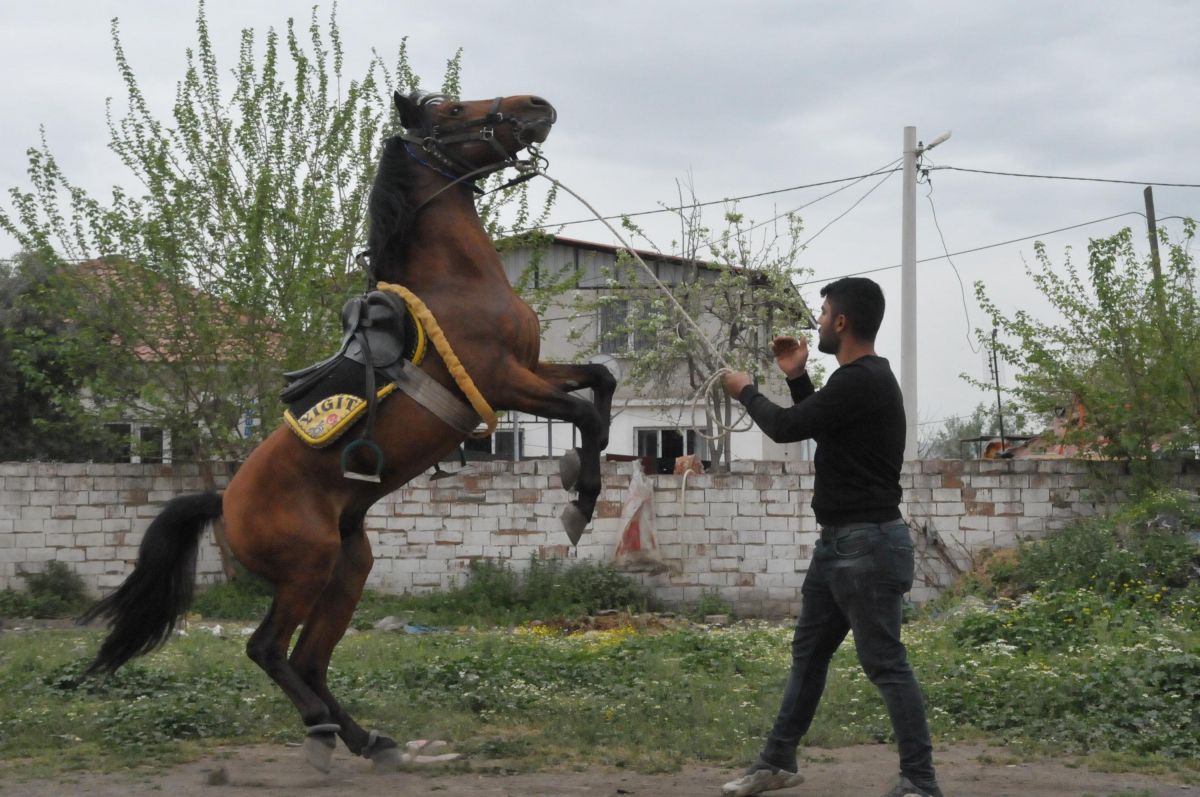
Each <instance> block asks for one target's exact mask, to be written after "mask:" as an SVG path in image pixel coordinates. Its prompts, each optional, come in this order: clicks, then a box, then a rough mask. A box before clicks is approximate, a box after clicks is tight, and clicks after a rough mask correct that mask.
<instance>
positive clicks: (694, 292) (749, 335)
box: [576, 202, 819, 466]
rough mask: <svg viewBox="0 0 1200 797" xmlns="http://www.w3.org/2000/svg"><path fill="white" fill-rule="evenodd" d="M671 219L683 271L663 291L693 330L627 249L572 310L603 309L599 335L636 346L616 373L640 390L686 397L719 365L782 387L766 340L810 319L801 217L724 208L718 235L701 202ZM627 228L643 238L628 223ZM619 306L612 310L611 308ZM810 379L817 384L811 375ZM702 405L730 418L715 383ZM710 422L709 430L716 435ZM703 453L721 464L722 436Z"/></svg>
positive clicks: (600, 343)
mask: <svg viewBox="0 0 1200 797" xmlns="http://www.w3.org/2000/svg"><path fill="white" fill-rule="evenodd" d="M681 204H683V203H682V202H681ZM692 204H693V205H695V203H692ZM679 220H680V233H681V242H672V246H671V249H673V250H676V251H681V252H682V253H683V256H682V261H683V263H684V264H685V268H684V271H683V274H682V276H681V278H680V279H677V280H675V281H673V283H672V284H671V285H670V286H669V287H670V289H671V292H672V294H673V295H674V296H675V299H676V300H677V301H678V302H679V304H680V305H681V306H682V307H683V309H684V310H685V311H686V312H687V314H688V316H690V317H691V318H692V319H695V320H696V321H697V322H698V325H699V326H700V328H701V332H697V330H696V329H695V328H694V327H693V326H692V325H691V324H690V323H688V322H687V320H686V319H685V318H684V317H683V316H682V315H681V313H680V312H679V310H678V308H676V307H675V305H674V304H673V303H672V302H671V301H670V300H669V299H668V298H667V297H666V296H664V295H663V294H662V292H661V290H660V289H659V288H658V287H656V286H655V285H654V284H653V282H652V281H651V280H650V279H649V277H648V275H647V274H645V272H644V270H643V269H642V268H641V266H640V265H639V264H638V263H636V262H635V261H634V259H633V258H632V257H630V256H629V254H628V253H621V255H620V256H619V257H618V258H617V264H616V268H615V269H614V272H613V273H612V274H611V275H609V276H608V283H607V290H605V291H603V292H600V295H599V296H595V297H585V298H584V299H582V300H581V301H580V302H579V303H577V305H576V310H577V311H578V312H580V313H587V314H599V313H605V312H606V308H607V316H606V319H607V321H608V323H606V324H605V327H604V332H605V335H607V336H608V337H611V338H613V339H616V340H620V341H628V340H632V341H635V342H636V344H635V345H633V346H632V348H631V349H630V350H629V351H628V352H626V353H625V354H624V355H623V357H625V358H626V359H625V364H624V366H623V370H624V382H625V384H626V385H627V386H629V387H631V388H632V389H633V390H634V391H635V392H636V393H637V394H638V395H643V396H650V397H652V396H661V395H664V392H665V393H666V394H668V395H669V394H671V393H676V394H677V393H678V391H679V388H680V386H681V385H686V386H687V387H688V389H689V390H690V391H691V393H693V394H694V393H695V392H696V391H699V390H700V389H701V388H702V387H703V386H704V384H705V382H706V381H707V380H708V378H709V377H710V376H711V375H712V374H714V373H715V372H716V371H717V370H718V369H720V368H722V367H724V366H726V365H727V364H728V365H729V366H730V367H733V368H735V369H738V370H746V371H750V372H752V373H756V374H759V375H760V377H761V378H762V379H764V380H777V381H779V384H780V386H781V385H782V376H780V375H779V373H778V369H776V368H775V366H774V357H773V356H772V354H771V351H770V342H771V338H772V337H773V336H774V335H776V334H780V333H793V334H802V332H801V330H803V329H804V328H805V327H806V326H807V325H808V321H809V320H810V318H811V315H810V311H809V309H808V306H807V305H806V304H805V302H804V299H803V298H802V296H801V295H800V291H799V290H798V289H797V287H796V282H797V281H798V280H799V279H800V278H801V277H803V276H804V275H805V274H806V273H808V272H806V270H804V269H802V268H801V267H800V266H798V265H797V262H796V261H797V260H798V258H799V255H800V251H801V248H802V247H801V244H800V241H799V233H800V231H801V229H802V223H801V220H800V218H799V216H796V215H795V214H787V215H785V216H783V217H780V218H779V219H777V220H775V221H774V222H773V223H769V224H767V225H759V224H755V223H754V222H753V221H751V220H749V219H747V218H746V217H745V216H743V215H742V214H741V213H738V212H737V211H736V209H730V210H728V211H727V212H726V213H725V215H724V217H723V222H724V231H723V232H721V233H719V234H714V231H713V230H712V229H711V228H709V227H707V226H706V225H705V224H704V223H703V219H702V216H701V211H700V209H699V208H696V207H693V208H692V209H691V210H690V211H680V215H679ZM625 226H626V228H627V229H629V230H630V231H631V232H633V233H635V234H637V235H640V236H642V237H645V236H644V233H643V232H642V231H641V230H639V229H638V228H636V227H635V226H634V225H632V224H631V223H630V222H629V221H628V219H626V220H625ZM647 240H649V239H647ZM651 246H653V242H651ZM654 248H656V249H657V247H654ZM617 308H619V311H618V312H613V309H617ZM701 335H703V339H702V337H701ZM578 337H579V336H578V335H577V338H578ZM605 342H606V341H605V340H594V341H590V342H588V345H585V346H584V350H583V353H582V354H583V356H585V357H586V356H590V355H591V354H594V353H595V352H597V351H599V350H600V349H601V348H603V347H604V345H605ZM814 376H816V377H817V378H818V380H819V374H814ZM784 392H786V390H784ZM703 403H704V405H705V407H706V409H707V411H708V417H709V418H710V419H713V418H715V419H717V422H718V423H719V424H724V425H729V424H731V423H732V422H734V421H735V420H736V418H735V414H734V409H733V406H732V402H731V400H730V399H729V397H728V396H726V395H725V393H724V391H723V390H722V389H721V386H720V382H719V381H717V382H716V383H715V384H713V385H711V388H710V389H709V390H708V391H707V392H706V393H705V395H704V396H703ZM712 425H715V424H710V429H709V433H712V432H713V431H715V430H714V429H712V428H711V426H712ZM711 453H712V461H713V462H714V463H718V462H724V463H725V465H726V466H727V465H728V462H729V450H728V438H722V439H717V440H715V441H713V445H712V452H711Z"/></svg>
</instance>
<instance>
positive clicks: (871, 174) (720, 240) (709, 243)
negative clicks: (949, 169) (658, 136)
mask: <svg viewBox="0 0 1200 797" xmlns="http://www.w3.org/2000/svg"><path fill="white" fill-rule="evenodd" d="M900 160H903V158H896V160H893V161H889V162H888V163H885V164H884V165H882V166H880V167H879V168H878V169H875V170H874V171H871V172H867V173H866V174H863V175H859V176H858V177H855V178H851V179H852V180H853V182H851V183H848V184H847V185H844V186H842V187H841V188H838V189H836V190H834V191H830V192H829V193H828V194H822V195H821V196H819V197H817V198H816V199H813V200H810V201H808V202H805V203H804V204H803V205H800V206H799V207H796V208H793V209H792V210H789V211H786V212H784V213H777V214H775V215H774V216H772V217H771V218H769V219H767V220H766V221H761V222H759V223H758V224H754V225H752V226H750V227H748V228H746V229H745V230H738V231H737V232H736V233H726V234H725V235H722V236H721V237H719V238H713V239H711V240H709V241H706V242H705V243H703V244H701V245H700V246H699V247H698V249H703V248H704V247H708V249H709V250H710V251H713V250H714V249H713V245H714V244H717V243H725V242H726V241H728V240H729V239H730V238H731V237H733V236H734V235H745V234H747V233H751V232H754V231H755V230H757V229H758V228H760V227H765V226H766V225H768V224H771V223H772V222H775V221H778V220H779V219H782V218H783V217H784V216H790V215H791V214H793V213H799V212H800V211H802V210H804V209H805V208H807V207H811V206H813V205H815V204H817V203H818V202H820V201H822V200H825V199H828V198H829V197H831V196H833V195H834V194H839V193H841V192H842V191H845V190H846V189H848V188H853V187H854V186H856V185H858V184H859V183H861V182H862V181H863V180H866V179H867V178H868V177H874V176H875V175H877V174H884V175H885V176H884V178H883V180H881V181H880V182H879V183H878V184H877V185H876V186H875V188H878V187H879V186H880V185H882V184H883V183H884V182H886V181H887V178H888V177H891V176H892V175H893V174H895V173H896V172H898V171H900V169H891V170H889V171H887V172H885V171H884V170H885V169H887V168H888V167H889V166H891V165H892V164H894V163H896V162H897V161H900ZM875 188H872V189H871V190H870V191H868V192H867V193H866V194H865V195H863V196H862V197H861V198H860V199H859V200H858V202H855V203H854V204H853V205H851V206H850V208H849V209H848V210H846V211H845V213H842V214H841V216H838V217H837V218H835V219H834V220H833V221H831V222H829V224H826V225H825V226H824V227H822V228H821V229H820V230H818V231H817V233H816V235H813V236H812V238H809V239H808V240H807V241H805V242H804V243H803V244H801V245H800V246H801V248H803V247H804V246H807V245H808V244H809V243H810V242H811V241H812V240H813V239H815V238H816V237H817V235H820V234H821V233H823V232H825V230H826V229H828V228H829V227H830V226H831V225H832V224H833V222H835V221H837V220H838V219H840V218H842V216H845V215H846V213H849V212H850V211H851V210H854V208H856V207H858V204H859V202H862V201H863V200H864V199H866V198H867V196H869V195H870V194H871V192H872V191H874V190H875ZM728 201H731V202H732V201H736V200H728ZM707 204H711V203H707ZM681 209H682V208H681Z"/></svg>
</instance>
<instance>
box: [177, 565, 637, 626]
mask: <svg viewBox="0 0 1200 797" xmlns="http://www.w3.org/2000/svg"><path fill="white" fill-rule="evenodd" d="M650 603H651V599H650V596H649V593H647V592H646V590H644V589H642V588H641V587H640V586H639V585H638V584H637V582H635V581H634V580H633V579H631V578H630V577H629V576H627V575H625V574H624V573H621V572H619V571H617V570H616V569H615V568H613V567H611V566H609V565H605V564H595V563H593V562H588V561H580V562H574V563H570V564H565V563H563V562H562V561H561V560H556V559H539V558H537V557H534V558H531V559H530V562H529V568H528V569H527V570H525V571H524V572H523V573H518V572H517V571H515V570H513V569H512V568H511V567H510V566H509V565H508V564H505V563H502V562H493V561H491V560H488V559H480V560H477V561H475V562H472V564H471V568H470V570H469V571H468V574H467V579H466V581H465V583H463V584H462V585H461V586H458V587H455V588H454V589H450V590H445V591H441V592H433V593H429V594H425V595H389V594H386V593H382V592H376V591H374V590H366V591H365V592H364V593H363V596H362V600H361V601H360V602H359V605H358V608H357V611H356V612H355V615H354V623H355V625H356V626H357V627H359V628H370V627H371V626H372V625H373V624H374V623H376V622H377V621H379V620H380V619H382V618H383V617H387V616H389V615H395V616H404V617H406V618H408V619H409V620H411V621H412V622H414V623H417V624H419V625H426V626H441V627H459V626H470V625H473V626H480V627H486V626H495V625H511V624H514V623H520V622H526V621H528V620H534V619H550V618H558V617H577V616H580V615H588V614H594V613H595V612H597V611H600V610H602V609H628V610H632V611H644V610H646V609H647V608H648V607H649V606H650ZM270 605H271V591H270V588H269V586H267V585H266V584H265V583H263V582H262V581H260V580H258V579H256V578H254V577H253V576H250V575H249V574H242V575H241V576H239V578H237V579H236V580H234V581H232V582H229V583H224V584H214V585H213V586H210V587H208V588H206V589H204V590H203V591H202V592H200V593H199V594H198V595H197V596H196V599H195V600H194V601H193V603H192V609H191V610H192V611H193V612H194V613H196V614H199V615H201V616H202V617H207V618H213V619H220V620H255V621H257V620H261V619H262V618H263V617H265V616H266V613H267V609H268V608H269V607H270Z"/></svg>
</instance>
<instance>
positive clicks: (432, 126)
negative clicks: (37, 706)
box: [84, 93, 616, 771]
mask: <svg viewBox="0 0 1200 797" xmlns="http://www.w3.org/2000/svg"><path fill="white" fill-rule="evenodd" d="M395 104H396V109H397V110H398V111H399V114H400V121H401V125H402V126H403V127H404V128H405V131H406V132H405V133H404V134H402V135H398V136H395V137H393V138H390V139H388V140H387V141H386V142H385V143H384V147H383V155H382V157H381V159H380V163H379V170H378V173H377V175H376V178H375V184H374V187H373V189H372V192H371V197H370V207H369V213H370V237H369V241H368V248H369V253H370V264H371V269H372V271H373V276H374V278H376V279H379V280H385V281H387V282H391V283H399V284H402V285H404V286H405V287H407V288H408V289H409V290H411V291H412V292H413V293H414V294H416V295H417V296H418V297H420V299H422V300H423V301H424V303H425V305H426V306H427V307H428V308H429V309H430V310H431V311H432V312H433V314H434V316H435V317H436V318H437V320H438V322H439V323H440V325H441V327H442V330H443V331H444V332H445V335H446V337H447V339H448V340H449V342H450V343H451V344H452V346H453V349H454V352H455V353H456V354H457V355H458V358H459V360H460V361H461V363H462V365H463V366H465V368H466V371H467V372H468V373H469V375H470V377H471V378H472V380H473V381H474V383H475V385H476V386H477V387H478V389H479V392H480V393H481V394H482V395H483V397H484V398H485V399H486V400H487V402H488V403H489V404H490V405H491V406H492V407H494V408H496V409H499V410H517V411H520V412H526V413H531V414H534V415H539V416H542V417H547V418H554V419H557V420H564V421H570V422H571V423H572V424H574V425H575V426H576V427H577V428H578V429H579V432H580V439H581V447H580V449H579V451H578V456H579V461H578V468H577V473H578V476H577V477H574V476H567V477H565V478H566V479H567V480H571V479H576V483H575V485H574V487H575V488H576V489H577V490H578V496H577V498H576V499H575V500H574V501H572V503H571V505H570V506H568V507H567V509H566V511H565V512H564V514H563V524H564V526H565V527H566V530H567V533H568V534H569V535H570V537H571V540H572V542H574V541H576V540H577V539H578V536H579V534H580V532H582V530H583V527H584V526H585V525H586V524H587V523H588V522H589V521H590V519H591V516H592V512H593V510H594V508H595V504H596V498H597V496H598V495H599V492H600V452H601V451H602V450H603V449H604V448H605V446H606V445H607V442H608V427H609V414H610V408H611V399H612V394H613V390H614V389H615V387H616V384H615V380H614V379H613V377H612V376H611V374H610V373H609V372H608V370H607V369H605V368H604V367H603V366H599V365H556V364H551V363H543V362H539V360H538V350H539V346H540V329H539V323H538V319H537V317H536V316H535V314H534V312H533V310H532V309H531V308H530V307H529V306H528V305H527V304H526V303H525V302H524V301H522V300H521V298H520V297H519V296H517V294H516V293H515V292H514V291H513V289H512V287H511V286H510V285H509V282H508V280H507V278H506V277H505V274H504V269H503V267H502V265H501V262H500V258H499V256H498V255H497V253H496V250H495V248H494V247H493V245H492V242H491V241H490V240H489V239H488V237H487V234H486V233H485V232H484V229H483V226H482V224H481V222H480V219H479V215H478V213H477V212H476V208H475V203H474V199H473V194H472V188H473V187H474V179H475V178H477V177H478V176H479V175H481V174H484V173H490V172H492V171H496V170H497V169H500V168H503V167H504V166H506V165H515V164H517V163H518V162H517V161H516V158H515V156H516V155H517V153H519V152H520V151H521V150H523V149H525V148H526V147H529V146H531V145H534V144H537V143H540V142H542V141H544V140H545V138H546V136H547V135H548V134H549V132H550V128H551V126H552V125H553V124H554V122H555V121H556V112H555V110H554V107H553V106H552V105H550V103H548V102H547V101H546V100H544V99H542V98H540V97H535V96H514V97H498V98H496V99H494V100H481V101H474V102H458V101H452V100H448V99H446V98H443V97H440V96H438V95H424V94H420V93H414V94H413V95H410V96H404V95H401V94H399V93H397V94H396V95H395ZM420 367H421V369H422V370H423V371H424V372H425V373H426V374H428V375H429V376H430V377H432V378H433V379H434V380H436V381H437V382H439V383H440V384H442V385H443V386H445V387H447V388H449V389H450V390H452V391H453V390H455V389H456V388H455V382H454V380H453V379H452V377H451V375H450V372H449V370H448V369H447V367H446V364H445V363H444V362H443V360H442V358H441V357H439V356H435V355H432V354H431V355H430V356H428V357H426V358H425V360H424V361H423V362H422V364H421V366H420ZM580 388H591V389H592V390H593V396H594V399H595V403H594V404H592V403H589V402H587V401H584V400H582V399H580V398H576V397H573V396H571V395H569V392H570V391H574V390H577V389H580ZM373 437H374V440H375V442H376V443H377V444H378V446H379V448H380V450H381V451H382V454H383V469H382V472H381V473H380V474H379V475H380V481H379V483H370V482H364V481H352V480H348V479H345V478H343V476H342V462H341V459H342V457H341V454H342V450H343V449H344V448H345V447H346V446H347V445H350V443H349V442H345V441H346V440H348V438H349V436H347V437H346V438H343V442H341V443H339V444H335V445H332V446H330V447H329V448H325V449H315V448H310V447H309V446H307V445H306V444H305V443H303V442H301V440H300V439H299V438H298V437H297V436H296V435H294V434H292V433H291V431H289V430H288V429H287V428H285V427H282V426H281V427H280V428H279V429H276V430H275V431H274V432H273V433H272V434H271V435H270V436H269V437H268V438H267V439H266V440H265V441H263V443H262V444H261V445H260V446H258V447H257V448H256V449H255V450H254V451H253V452H251V454H250V456H249V457H248V458H247V459H246V462H245V463H244V464H243V465H242V466H241V468H239V469H238V471H237V474H236V475H235V476H234V478H233V480H232V481H231V482H230V483H229V486H228V488H227V489H226V490H225V492H224V494H223V495H217V494H215V493H211V494H201V495H191V496H181V497H179V498H175V499H173V500H171V501H170V502H168V503H167V504H166V506H165V507H164V508H163V510H162V512H161V513H160V514H159V515H158V517H157V518H156V519H155V520H154V522H153V523H151V524H150V527H149V528H148V529H147V531H146V534H145V537H144V538H143V541H142V545H141V548H140V550H139V554H138V561H137V565H136V566H135V568H134V570H133V572H132V573H131V574H130V576H129V578H128V579H126V581H125V582H124V583H123V584H122V585H121V587H120V588H118V589H117V590H116V591H115V592H114V593H112V594H111V595H109V596H108V597H107V598H104V599H103V600H101V601H100V602H99V603H98V604H97V605H96V606H94V607H93V608H92V609H91V610H89V612H88V613H87V615H85V618H84V619H85V620H88V619H91V618H95V617H107V618H109V621H110V626H111V631H110V632H109V635H108V636H107V638H106V639H105V640H104V643H103V645H102V646H101V649H100V651H99V653H98V655H97V657H96V660H95V661H94V662H93V663H92V665H91V668H90V670H89V672H111V671H113V670H116V669H117V668H118V667H120V666H121V665H122V664H124V663H125V662H126V661H128V660H129V659H131V658H133V657H134V656H137V655H141V654H143V653H147V652H149V651H150V650H153V649H154V648H156V647H157V646H158V645H160V644H162V643H163V642H164V641H165V640H166V639H167V637H168V636H169V635H170V633H171V631H172V629H173V628H174V625H175V622H176V620H177V619H178V618H179V616H180V615H181V614H182V613H183V612H184V611H185V610H186V609H187V606H188V605H189V603H190V601H191V597H192V588H193V583H194V577H195V555H196V550H197V546H198V544H199V538H200V536H201V533H202V532H203V530H204V528H205V526H206V525H207V524H208V523H209V522H210V521H212V520H214V519H216V518H218V517H221V516H223V517H224V522H225V533H226V536H227V538H228V541H229V545H230V548H231V549H232V550H233V553H234V555H235V556H236V557H237V559H238V561H239V562H241V563H242V564H243V565H244V566H245V567H246V568H247V569H248V570H249V571H250V572H252V573H254V574H256V575H258V576H260V577H261V578H263V579H265V580H266V581H267V582H269V583H270V584H271V585H272V586H273V588H274V601H273V602H272V604H271V609H270V611H269V613H268V614H267V617H266V619H265V620H264V621H263V623H262V625H260V626H259V627H258V629H257V630H256V631H255V632H254V634H253V635H252V636H251V637H250V642H249V644H248V645H247V654H248V655H249V656H250V658H251V659H253V660H254V661H255V663H257V664H258V665H259V666H260V667H262V669H263V670H264V671H265V672H266V673H267V675H269V676H270V677H271V679H272V680H273V681H275V683H277V684H278V685H279V687H280V688H281V689H282V690H283V691H284V692H285V693H286V694H287V696H288V698H290V699H291V701H292V703H294V704H295V706H296V709H297V710H298V711H299V712H300V717H301V719H302V720H303V722H304V725H305V726H306V730H307V735H306V738H305V743H304V749H305V754H306V757H307V759H308V761H309V762H310V763H311V764H312V765H313V766H315V767H317V768H318V769H321V770H323V771H325V770H328V769H329V766H330V758H331V755H332V752H333V749H334V745H335V743H334V735H335V734H336V735H338V736H340V737H341V738H342V740H343V741H344V742H345V744H346V746H347V747H348V748H349V749H350V750H351V751H352V752H354V753H355V754H358V755H362V756H365V757H367V758H369V759H371V760H372V761H374V762H375V763H376V765H377V766H394V765H395V764H396V763H398V762H399V753H398V750H397V747H396V744H395V742H394V741H393V740H392V739H390V738H388V737H386V736H383V735H380V734H378V733H377V732H375V731H372V732H370V733H368V732H367V731H365V730H364V729H363V728H361V727H360V726H359V725H358V724H357V723H356V722H355V721H354V720H353V719H352V718H351V717H350V715H349V714H347V713H346V711H345V710H344V709H343V708H342V707H341V706H340V705H339V704H338V702H337V700H336V699H335V698H334V696H333V695H332V694H330V692H329V688H328V686H327V683H326V670H327V668H328V666H329V659H330V656H331V655H332V653H333V649H334V646H335V645H337V643H338V641H339V640H340V639H341V638H342V635H343V634H344V633H345V631H346V628H347V626H348V625H349V623H350V620H351V617H352V615H353V614H354V608H355V606H356V605H357V603H358V601H359V598H360V597H361V595H362V590H363V585H364V584H365V582H366V580H367V575H368V573H369V572H370V570H371V564H372V562H373V557H372V554H371V548H370V544H369V543H368V541H367V536H366V533H365V532H364V528H363V519H364V517H365V515H366V513H367V509H368V508H369V507H370V506H371V505H372V504H374V503H375V502H376V501H378V500H379V499H380V498H382V497H383V496H385V495H387V494H388V493H390V492H392V491H393V490H395V489H396V488H398V487H400V486H401V485H402V484H404V483H406V482H408V481H409V480H410V479H412V478H414V477H415V476H417V475H419V474H421V473H422V472H424V471H426V470H427V469H429V468H430V467H431V466H432V465H433V464H434V463H436V462H438V461H440V460H441V459H442V457H444V456H445V455H446V454H448V453H449V452H451V451H453V450H454V449H455V447H456V446H458V445H459V444H460V443H461V442H462V440H463V433H462V432H460V431H456V430H455V429H453V428H451V427H450V426H449V425H447V423H445V422H443V421H441V420H439V418H438V417H437V416H435V415H434V414H432V413H431V412H429V411H428V410H426V409H425V408H424V407H423V406H421V405H419V404H417V403H416V402H414V401H413V400H412V399H411V398H409V397H408V396H407V395H405V394H403V393H400V392H396V393H393V394H392V396H391V397H390V398H388V399H387V401H384V402H383V403H382V404H381V405H379V408H378V416H377V418H376V419H375V427H374V434H373ZM360 453H361V454H365V453H369V452H354V453H353V454H352V455H351V456H350V457H349V459H350V460H352V461H353V460H355V459H356V458H357V457H358V455H359V454H360ZM352 464H353V463H352ZM567 470H568V471H570V470H571V469H570V468H568V469H567ZM565 486H567V487H568V488H570V486H571V485H569V484H568V485H565ZM301 624H303V626H304V628H303V631H302V632H301V633H300V636H299V638H298V639H297V641H296V644H295V646H294V647H293V648H292V650H291V653H290V655H289V653H288V648H289V645H290V643H291V639H292V636H293V634H294V633H295V631H296V629H297V627H299V626H300V625H301Z"/></svg>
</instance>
